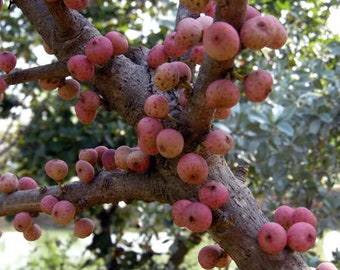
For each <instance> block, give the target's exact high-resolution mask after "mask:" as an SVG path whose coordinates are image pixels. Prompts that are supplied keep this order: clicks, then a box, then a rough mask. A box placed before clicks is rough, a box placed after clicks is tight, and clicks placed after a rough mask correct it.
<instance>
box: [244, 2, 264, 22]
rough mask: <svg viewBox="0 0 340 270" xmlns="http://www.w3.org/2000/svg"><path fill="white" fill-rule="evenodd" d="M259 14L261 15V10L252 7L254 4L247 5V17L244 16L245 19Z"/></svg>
mask: <svg viewBox="0 0 340 270" xmlns="http://www.w3.org/2000/svg"><path fill="white" fill-rule="evenodd" d="M257 16H261V12H260V11H258V10H257V9H256V8H254V7H252V6H249V5H248V6H247V12H246V17H245V18H244V20H245V21H247V20H249V19H251V18H254V17H257Z"/></svg>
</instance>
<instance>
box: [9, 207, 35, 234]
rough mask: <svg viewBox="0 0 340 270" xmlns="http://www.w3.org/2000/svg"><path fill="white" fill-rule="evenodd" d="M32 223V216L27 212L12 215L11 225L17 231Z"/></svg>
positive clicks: (22, 230)
mask: <svg viewBox="0 0 340 270" xmlns="http://www.w3.org/2000/svg"><path fill="white" fill-rule="evenodd" d="M32 223H33V218H32V216H31V215H30V214H29V213H27V212H20V213H18V214H16V215H15V216H14V219H13V225H14V228H15V230H17V231H18V232H24V231H26V230H27V229H28V228H29V227H30V226H31V225H32Z"/></svg>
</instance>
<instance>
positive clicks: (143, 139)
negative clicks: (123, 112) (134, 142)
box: [137, 116, 163, 155]
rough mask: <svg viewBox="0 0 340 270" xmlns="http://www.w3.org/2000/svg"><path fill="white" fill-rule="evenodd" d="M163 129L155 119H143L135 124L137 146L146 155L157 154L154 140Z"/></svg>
mask: <svg viewBox="0 0 340 270" xmlns="http://www.w3.org/2000/svg"><path fill="white" fill-rule="evenodd" d="M162 129H163V125H162V123H161V122H160V121H159V119H157V118H155V117H148V116H147V117H143V118H142V119H141V120H139V122H138V124H137V137H138V146H139V147H140V148H141V149H142V150H143V152H144V153H146V154H148V155H156V154H158V150H157V145H156V138H157V135H158V133H159V132H160V131H161V130H162Z"/></svg>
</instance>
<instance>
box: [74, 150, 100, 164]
mask: <svg viewBox="0 0 340 270" xmlns="http://www.w3.org/2000/svg"><path fill="white" fill-rule="evenodd" d="M78 158H79V159H82V160H86V161H88V162H90V163H91V164H92V165H96V163H97V160H98V152H97V151H96V150H95V149H94V148H86V149H81V150H80V151H79V154H78Z"/></svg>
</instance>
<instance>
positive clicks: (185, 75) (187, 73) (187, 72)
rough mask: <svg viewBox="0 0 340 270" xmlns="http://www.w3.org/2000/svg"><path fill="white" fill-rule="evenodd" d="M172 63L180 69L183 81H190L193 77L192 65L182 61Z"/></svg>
mask: <svg viewBox="0 0 340 270" xmlns="http://www.w3.org/2000/svg"><path fill="white" fill-rule="evenodd" d="M171 65H174V66H175V67H176V69H177V70H178V74H179V79H180V81H181V82H190V81H191V78H192V72H191V69H190V67H189V66H188V65H187V64H186V63H184V62H182V61H173V62H171Z"/></svg>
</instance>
